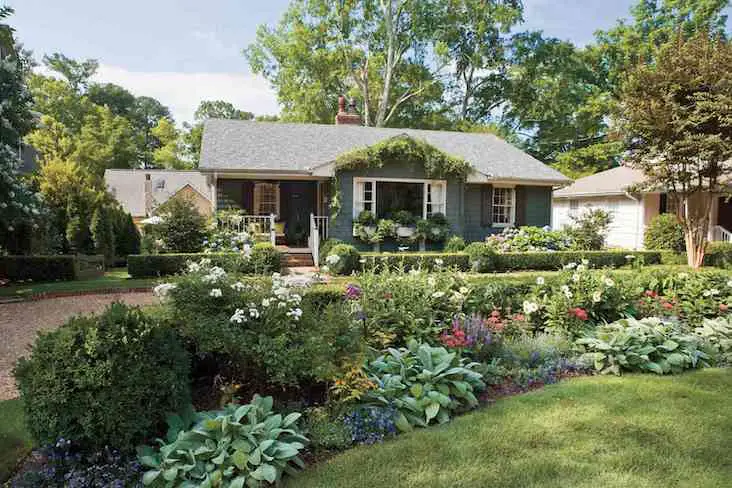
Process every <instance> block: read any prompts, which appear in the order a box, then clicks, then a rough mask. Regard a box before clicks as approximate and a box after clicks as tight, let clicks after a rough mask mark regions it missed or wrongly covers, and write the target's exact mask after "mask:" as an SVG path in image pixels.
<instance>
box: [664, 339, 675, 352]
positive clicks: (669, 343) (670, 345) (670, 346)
mask: <svg viewBox="0 0 732 488" xmlns="http://www.w3.org/2000/svg"><path fill="white" fill-rule="evenodd" d="M659 347H660V348H661V349H665V350H666V351H674V350H676V348H678V347H679V343H678V342H675V341H672V340H671V339H668V340H666V341H665V342H664V343H663V344H661V345H660V346H659Z"/></svg>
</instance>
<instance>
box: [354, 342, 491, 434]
mask: <svg viewBox="0 0 732 488" xmlns="http://www.w3.org/2000/svg"><path fill="white" fill-rule="evenodd" d="M476 366H477V363H469V364H466V361H465V360H464V359H463V358H461V357H460V355H459V354H458V353H456V352H449V351H448V350H447V349H445V348H444V347H431V346H429V345H428V344H419V343H417V342H416V341H410V343H409V345H408V348H406V349H405V348H401V349H398V350H397V349H390V350H389V352H388V353H387V354H385V355H383V356H379V357H378V358H376V359H374V360H373V361H369V362H367V363H366V365H365V366H364V370H365V371H366V374H367V376H368V377H369V378H370V379H371V380H372V381H373V382H374V383H376V384H377V385H378V387H377V388H375V389H374V390H370V391H368V392H367V393H366V394H365V395H364V399H363V400H364V402H366V403H369V402H371V403H373V404H375V405H379V406H382V407H387V408H394V409H396V411H397V415H396V420H395V424H396V426H397V428H398V429H399V430H402V431H408V430H411V429H412V427H413V426H419V427H426V426H427V425H428V424H430V423H431V422H432V421H433V420H437V422H439V423H441V424H442V423H445V422H448V421H449V420H450V416H451V415H453V414H455V413H457V412H460V411H463V410H468V409H471V408H475V407H476V406H478V399H477V398H476V397H475V393H476V392H478V391H480V390H482V389H483V388H485V384H484V383H483V376H482V375H481V374H480V373H478V372H476V371H475V367H476Z"/></svg>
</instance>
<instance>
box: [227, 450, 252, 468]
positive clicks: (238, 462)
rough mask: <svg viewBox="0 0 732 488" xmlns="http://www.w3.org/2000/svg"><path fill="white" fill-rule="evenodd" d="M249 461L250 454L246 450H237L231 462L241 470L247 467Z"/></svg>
mask: <svg viewBox="0 0 732 488" xmlns="http://www.w3.org/2000/svg"><path fill="white" fill-rule="evenodd" d="M247 461H249V454H248V453H246V452H244V451H235V452H234V454H232V456H231V462H232V463H234V466H236V467H237V468H239V470H241V471H244V470H246V469H247Z"/></svg>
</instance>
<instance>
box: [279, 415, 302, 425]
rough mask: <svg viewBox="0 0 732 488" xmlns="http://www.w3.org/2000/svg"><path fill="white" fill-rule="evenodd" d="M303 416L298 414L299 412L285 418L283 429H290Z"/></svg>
mask: <svg viewBox="0 0 732 488" xmlns="http://www.w3.org/2000/svg"><path fill="white" fill-rule="evenodd" d="M301 416H302V414H300V413H297V412H294V413H291V414H290V415H288V416H287V417H285V420H283V421H282V427H289V426H291V425H292V424H294V423H295V422H297V420H298V419H299V418H300V417H301Z"/></svg>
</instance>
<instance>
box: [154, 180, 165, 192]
mask: <svg viewBox="0 0 732 488" xmlns="http://www.w3.org/2000/svg"><path fill="white" fill-rule="evenodd" d="M155 190H157V191H162V190H165V180H164V179H162V178H160V179H157V180H155Z"/></svg>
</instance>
